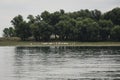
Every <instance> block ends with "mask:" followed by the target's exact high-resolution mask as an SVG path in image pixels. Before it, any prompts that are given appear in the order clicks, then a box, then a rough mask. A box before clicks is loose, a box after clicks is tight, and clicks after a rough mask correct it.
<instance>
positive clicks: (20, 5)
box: [0, 0, 120, 36]
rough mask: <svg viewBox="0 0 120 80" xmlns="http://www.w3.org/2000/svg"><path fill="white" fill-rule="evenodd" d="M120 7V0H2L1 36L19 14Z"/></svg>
mask: <svg viewBox="0 0 120 80" xmlns="http://www.w3.org/2000/svg"><path fill="white" fill-rule="evenodd" d="M115 7H120V1H119V0H0V36H2V30H3V29H4V28H5V27H10V26H11V23H10V21H11V20H12V18H13V17H14V16H17V15H18V14H21V15H23V17H24V18H26V17H27V15H29V14H32V15H37V14H41V12H43V11H44V10H47V11H49V12H54V11H57V10H59V9H64V10H65V11H66V12H73V11H78V10H80V9H90V10H94V9H98V10H101V11H102V12H106V11H109V10H111V9H112V8H115Z"/></svg>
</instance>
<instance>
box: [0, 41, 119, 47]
mask: <svg viewBox="0 0 120 80" xmlns="http://www.w3.org/2000/svg"><path fill="white" fill-rule="evenodd" d="M0 46H16V47H19V46H23V47H24V46H25V47H42V46H80V47H84V46H86V47H110V46H111V47H112V46H113V47H115V46H116V47H117V46H118V47H119V46H120V42H72V41H66V42H35V41H0Z"/></svg>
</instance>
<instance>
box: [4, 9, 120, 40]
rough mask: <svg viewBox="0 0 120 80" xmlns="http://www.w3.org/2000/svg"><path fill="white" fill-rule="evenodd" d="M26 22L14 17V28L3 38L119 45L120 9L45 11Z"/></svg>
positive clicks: (5, 30) (8, 30)
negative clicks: (115, 42) (117, 42)
mask: <svg viewBox="0 0 120 80" xmlns="http://www.w3.org/2000/svg"><path fill="white" fill-rule="evenodd" d="M27 19H28V21H25V20H24V19H23V17H22V16H21V15H18V16H16V17H14V18H13V20H11V23H12V25H13V27H10V28H5V29H4V30H3V32H4V37H20V38H21V40H28V39H29V38H32V39H34V40H36V41H51V40H59V41H65V40H67V41H109V40H116V41H120V8H114V9H113V10H111V11H109V12H106V13H104V14H102V13H101V11H99V10H92V11H90V10H88V9H86V10H80V11H76V12H69V13H66V12H65V11H64V10H60V11H56V12H54V13H50V12H48V11H44V12H42V13H41V15H37V16H33V15H28V17H27Z"/></svg>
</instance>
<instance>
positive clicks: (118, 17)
mask: <svg viewBox="0 0 120 80" xmlns="http://www.w3.org/2000/svg"><path fill="white" fill-rule="evenodd" d="M104 18H105V19H107V20H109V19H110V20H111V21H112V22H113V23H114V24H115V25H120V8H119V7H117V8H114V9H113V10H111V11H109V12H107V13H105V14H104Z"/></svg>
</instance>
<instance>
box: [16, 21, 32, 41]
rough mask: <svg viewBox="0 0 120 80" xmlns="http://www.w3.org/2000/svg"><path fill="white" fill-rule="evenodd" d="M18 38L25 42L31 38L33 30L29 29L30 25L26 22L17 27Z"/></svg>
mask: <svg viewBox="0 0 120 80" xmlns="http://www.w3.org/2000/svg"><path fill="white" fill-rule="evenodd" d="M16 31H17V32H16V33H17V36H18V37H20V38H21V40H23V41H25V40H27V39H28V38H29V37H31V29H30V27H29V24H28V23H26V22H25V21H24V22H21V23H20V24H19V26H17V29H16Z"/></svg>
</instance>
